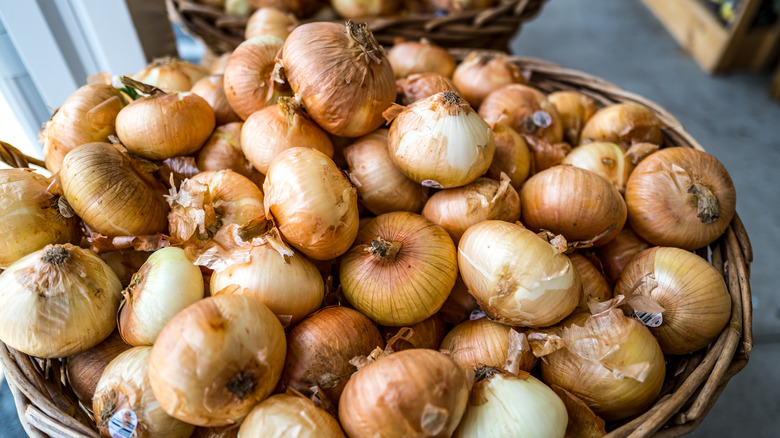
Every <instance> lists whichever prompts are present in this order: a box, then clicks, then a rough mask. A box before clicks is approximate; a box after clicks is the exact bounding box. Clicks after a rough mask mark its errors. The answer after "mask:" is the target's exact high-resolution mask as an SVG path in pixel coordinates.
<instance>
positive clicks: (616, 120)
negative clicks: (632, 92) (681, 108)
mask: <svg viewBox="0 0 780 438" xmlns="http://www.w3.org/2000/svg"><path fill="white" fill-rule="evenodd" d="M662 126H663V124H662V123H661V121H660V120H659V119H658V117H657V116H656V115H655V113H654V112H653V111H652V110H651V109H650V108H647V107H646V106H644V105H639V104H637V103H615V104H612V105H608V106H606V107H604V108H601V109H600V110H598V111H596V114H594V115H593V116H592V117H591V118H590V119H589V120H588V122H587V123H586V124H585V126H584V127H583V128H582V133H580V143H588V142H591V141H602V142H609V143H616V144H619V145H621V146H623V147H626V148H627V147H628V146H631V145H632V144H634V143H653V144H657V145H659V146H660V145H662V144H663V141H664V137H663V134H662V133H661V127H662Z"/></svg>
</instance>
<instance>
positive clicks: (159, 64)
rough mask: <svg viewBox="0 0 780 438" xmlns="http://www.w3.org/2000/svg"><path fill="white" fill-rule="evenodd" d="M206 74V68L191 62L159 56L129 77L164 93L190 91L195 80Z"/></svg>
mask: <svg viewBox="0 0 780 438" xmlns="http://www.w3.org/2000/svg"><path fill="white" fill-rule="evenodd" d="M204 76H206V70H205V69H204V68H203V67H200V66H197V65H195V64H193V63H191V62H187V61H183V60H181V59H176V58H169V57H167V58H159V59H155V60H154V61H152V62H151V63H150V64H149V65H147V66H146V68H144V69H143V70H141V71H139V72H138V73H136V74H134V75H132V76H131V77H132V78H133V79H135V80H136V81H138V82H143V83H144V84H149V85H153V86H155V87H157V88H160V89H161V90H163V91H165V92H166V93H171V92H184V91H190V89H191V88H192V87H193V85H195V83H196V82H198V81H199V80H201V79H202V78H203V77H204Z"/></svg>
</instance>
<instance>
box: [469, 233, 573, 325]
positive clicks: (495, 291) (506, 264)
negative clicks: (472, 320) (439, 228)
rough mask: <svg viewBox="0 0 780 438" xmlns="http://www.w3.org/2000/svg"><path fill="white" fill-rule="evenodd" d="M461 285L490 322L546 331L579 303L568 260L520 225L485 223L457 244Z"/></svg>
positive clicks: (571, 267)
mask: <svg viewBox="0 0 780 438" xmlns="http://www.w3.org/2000/svg"><path fill="white" fill-rule="evenodd" d="M458 266H459V267H460V274H461V276H462V277H463V282H464V283H466V286H468V288H469V292H470V293H471V294H472V295H473V296H474V298H476V299H477V302H478V303H479V305H480V307H481V308H482V310H484V311H485V313H486V314H487V315H488V316H489V317H490V318H491V319H492V320H494V321H497V322H501V323H503V324H509V325H516V326H523V327H546V326H549V325H552V324H555V323H557V322H558V321H560V320H562V319H563V318H565V317H566V316H568V315H569V314H570V313H571V312H572V311H573V310H574V309H575V308H576V307H577V304H578V303H579V301H580V288H581V285H580V278H579V276H578V275H577V271H576V270H575V269H574V266H573V265H572V263H571V261H570V260H569V258H568V257H566V256H565V255H563V254H560V253H559V252H558V251H557V250H556V249H555V248H554V247H553V246H552V245H550V244H549V243H547V242H545V241H544V240H542V239H540V238H539V237H538V236H536V235H535V234H534V233H533V232H531V231H529V230H527V229H525V228H523V227H522V226H520V225H515V224H511V223H508V222H503V221H485V222H481V223H479V224H477V225H474V226H472V227H471V228H469V229H468V230H467V231H466V233H465V234H464V235H463V237H462V238H461V240H460V244H459V245H458Z"/></svg>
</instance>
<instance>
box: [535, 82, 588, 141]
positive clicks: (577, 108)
mask: <svg viewBox="0 0 780 438" xmlns="http://www.w3.org/2000/svg"><path fill="white" fill-rule="evenodd" d="M547 100H549V101H550V102H552V104H553V105H555V109H557V110H558V115H560V116H561V123H562V124H563V138H564V140H566V141H567V142H569V144H572V145H577V144H579V140H580V132H581V131H582V127H583V126H584V125H585V123H587V122H588V120H590V118H591V117H593V114H595V113H596V103H595V102H594V101H593V99H591V98H590V97H588V96H585V95H584V94H582V93H578V92H576V91H556V92H555V93H550V94H548V95H547Z"/></svg>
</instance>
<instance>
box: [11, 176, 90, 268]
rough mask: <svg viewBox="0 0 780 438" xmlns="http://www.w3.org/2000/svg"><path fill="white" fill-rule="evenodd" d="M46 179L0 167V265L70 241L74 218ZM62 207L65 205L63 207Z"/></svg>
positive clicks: (74, 230) (72, 236)
mask: <svg viewBox="0 0 780 438" xmlns="http://www.w3.org/2000/svg"><path fill="white" fill-rule="evenodd" d="M48 186H49V180H48V179H46V178H45V177H43V176H41V175H39V174H37V173H35V172H33V171H32V170H30V169H2V170H0V230H2V233H3V234H2V237H1V238H0V269H2V268H7V267H8V266H10V265H11V263H13V262H15V261H17V260H19V259H20V258H22V257H24V256H26V255H27V254H30V253H31V252H34V251H37V250H39V249H41V248H43V247H44V246H46V245H48V244H52V243H70V242H71V241H72V240H73V239H74V237H75V236H76V221H77V219H75V218H74V216H75V215H74V214H72V212H70V211H69V209H70V207H68V206H67V205H63V202H64V201H65V199H64V198H62V197H60V196H59V195H54V194H51V193H49V192H48V190H47V187H48ZM63 207H64V208H63Z"/></svg>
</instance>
